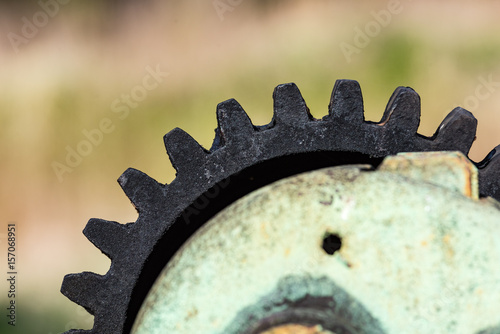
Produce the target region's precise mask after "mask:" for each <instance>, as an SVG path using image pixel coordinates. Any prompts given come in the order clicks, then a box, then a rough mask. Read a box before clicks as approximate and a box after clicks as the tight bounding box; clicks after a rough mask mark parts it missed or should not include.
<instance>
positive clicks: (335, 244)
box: [323, 233, 342, 255]
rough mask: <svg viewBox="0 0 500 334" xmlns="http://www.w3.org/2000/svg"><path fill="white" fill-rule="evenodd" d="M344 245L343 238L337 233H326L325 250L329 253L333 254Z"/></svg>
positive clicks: (324, 239)
mask: <svg viewBox="0 0 500 334" xmlns="http://www.w3.org/2000/svg"><path fill="white" fill-rule="evenodd" d="M340 247H342V239H340V237H339V236H338V235H337V234H333V233H326V234H325V236H324V238H323V250H324V251H325V252H326V253H327V254H329V255H333V254H334V253H335V252H336V251H338V250H339V249H340Z"/></svg>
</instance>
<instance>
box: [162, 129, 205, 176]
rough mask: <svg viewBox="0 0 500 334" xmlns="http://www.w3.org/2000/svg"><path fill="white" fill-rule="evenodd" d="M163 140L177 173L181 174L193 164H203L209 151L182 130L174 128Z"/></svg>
mask: <svg viewBox="0 0 500 334" xmlns="http://www.w3.org/2000/svg"><path fill="white" fill-rule="evenodd" d="M163 140H164V142H165V148H166V149H167V153H168V157H169V158H170V162H171V163H172V166H174V168H175V170H176V172H177V174H182V173H183V172H184V171H185V170H189V169H191V168H193V166H203V165H204V164H205V162H206V160H207V155H208V153H209V152H208V151H207V150H205V149H204V148H203V147H201V145H200V144H199V143H198V142H197V141H196V140H195V139H194V138H193V137H191V136H190V135H189V134H188V133H187V132H185V131H184V130H181V129H179V128H175V129H173V130H172V131H170V132H169V133H167V134H166V135H165V137H164V138H163Z"/></svg>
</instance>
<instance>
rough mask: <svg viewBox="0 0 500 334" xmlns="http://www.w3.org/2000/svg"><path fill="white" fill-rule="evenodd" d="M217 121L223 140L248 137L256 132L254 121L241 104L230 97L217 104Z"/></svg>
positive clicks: (227, 141) (226, 141)
mask: <svg viewBox="0 0 500 334" xmlns="http://www.w3.org/2000/svg"><path fill="white" fill-rule="evenodd" d="M217 123H218V130H219V131H216V133H219V134H220V136H221V137H222V142H224V143H230V142H231V141H233V140H238V139H248V138H249V137H250V136H252V134H253V132H254V127H253V124H252V121H251V120H250V118H249V117H248V115H247V113H246V112H245V110H243V108H242V107H241V105H240V104H239V103H238V102H237V101H236V100H235V99H230V100H227V101H224V102H221V103H219V104H218V105H217Z"/></svg>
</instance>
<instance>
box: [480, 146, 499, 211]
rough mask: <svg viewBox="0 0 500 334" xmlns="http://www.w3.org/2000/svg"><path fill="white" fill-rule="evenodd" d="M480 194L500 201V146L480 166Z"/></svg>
mask: <svg viewBox="0 0 500 334" xmlns="http://www.w3.org/2000/svg"><path fill="white" fill-rule="evenodd" d="M478 168H479V192H480V194H481V195H482V196H490V197H493V198H494V199H496V200H497V201H500V145H498V146H497V147H495V148H494V149H493V150H492V151H491V152H490V153H489V154H488V155H487V156H486V158H485V159H484V160H483V161H481V162H480V163H479V164H478Z"/></svg>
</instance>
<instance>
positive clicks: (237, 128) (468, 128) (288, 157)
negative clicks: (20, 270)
mask: <svg viewBox="0 0 500 334" xmlns="http://www.w3.org/2000/svg"><path fill="white" fill-rule="evenodd" d="M273 99H274V110H273V116H272V120H271V122H270V123H269V124H267V125H265V126H255V125H254V124H252V122H251V120H250V119H249V117H248V115H247V114H246V113H245V111H244V110H243V108H242V107H241V106H240V105H239V104H238V102H236V100H234V99H231V100H227V101H225V102H223V103H220V104H219V105H218V106H217V123H218V125H217V129H216V131H215V133H216V134H215V138H214V142H213V145H212V147H211V148H210V150H205V149H204V148H203V147H201V146H200V145H199V143H198V142H196V140H194V139H193V138H192V137H191V136H190V135H189V134H187V133H185V132H184V131H182V130H180V129H174V130H172V131H170V132H169V133H168V134H166V135H165V138H164V141H165V146H166V148H167V153H168V155H169V158H170V160H171V162H172V165H173V167H174V168H175V169H176V171H177V174H176V178H175V179H174V180H173V181H172V182H171V183H170V184H160V183H159V182H157V181H156V180H154V179H152V178H150V177H149V176H147V175H146V174H144V173H142V172H140V171H138V170H135V169H132V168H130V169H128V170H127V171H125V172H124V173H123V174H122V176H121V177H120V178H119V183H120V185H121V187H122V189H123V190H124V192H125V194H126V195H127V196H128V198H129V199H130V201H131V202H132V203H133V205H134V206H135V208H136V209H137V211H138V213H139V216H138V218H137V220H136V222H134V223H131V224H118V223H117V222H113V221H107V220H102V219H91V220H90V221H89V222H88V224H87V226H86V227H85V230H84V234H85V235H86V237H87V238H88V239H89V240H90V241H91V242H92V243H93V244H94V245H95V246H96V247H97V248H99V249H100V250H101V251H102V252H103V253H104V254H106V256H108V257H109V258H110V259H111V263H112V264H111V266H110V269H109V271H108V272H107V273H106V274H104V275H98V274H95V273H91V272H82V273H78V274H69V275H66V277H65V278H64V281H63V284H62V286H61V292H62V293H63V294H64V295H65V296H66V297H68V298H69V299H70V300H72V301H74V302H75V303H78V304H79V305H81V306H83V307H84V308H85V309H86V310H88V311H89V312H90V313H91V314H93V315H94V326H93V327H92V329H91V330H70V331H69V332H67V333H71V334H102V333H106V334H123V333H129V332H130V330H131V327H132V325H133V322H134V320H135V317H136V314H137V312H138V311H139V309H140V307H141V305H142V303H143V300H144V298H145V296H146V294H147V293H148V291H149V289H150V288H151V286H152V285H153V283H154V281H155V279H156V277H157V276H158V275H159V273H160V271H161V270H162V268H163V267H164V265H165V264H166V263H167V262H169V261H170V259H171V258H172V256H173V255H174V254H175V253H176V252H177V250H178V249H179V248H180V246H181V245H182V244H183V243H184V241H185V240H186V239H187V238H188V237H189V236H191V235H192V234H193V233H194V232H195V231H196V230H197V229H198V228H199V227H200V226H202V225H203V224H204V223H205V222H206V221H207V220H208V219H209V218H210V217H212V216H213V215H214V214H215V213H217V212H219V211H220V210H222V209H223V208H225V207H226V206H228V205H229V204H231V203H232V202H234V201H235V200H236V199H238V198H241V197H242V196H244V195H246V194H248V193H250V192H251V191H253V190H255V189H258V188H260V187H262V186H264V185H267V184H270V183H272V182H274V181H276V180H279V179H282V178H285V177H288V176H290V175H295V174H298V173H301V172H305V171H310V170H315V169H319V168H324V167H328V166H338V165H347V164H356V163H369V164H373V165H377V164H378V163H379V162H380V161H381V160H382V158H383V157H386V156H388V155H391V154H396V153H398V152H420V151H424V152H427V151H461V152H463V153H464V154H467V153H468V152H469V149H470V147H471V145H472V142H473V141H474V138H475V137H476V126H477V120H476V119H475V118H474V116H473V115H472V114H471V113H470V112H468V111H466V110H464V109H462V108H455V109H454V110H453V111H452V112H450V113H449V114H448V116H446V118H445V119H444V120H443V122H442V123H441V124H440V126H439V127H438V129H437V130H436V132H435V134H434V135H433V136H432V137H426V136H422V135H420V134H418V133H417V129H418V125H419V121H420V97H419V96H418V94H417V93H416V92H415V91H413V90H412V89H411V88H408V87H400V88H398V89H396V91H395V92H394V94H393V95H392V96H391V98H390V100H389V103H388V104H387V107H386V109H385V111H384V114H383V116H382V119H381V120H380V122H378V123H375V122H369V121H366V120H365V118H364V110H363V98H362V94H361V88H360V86H359V84H358V83H357V82H356V81H352V80H338V81H337V82H336V83H335V86H334V89H333V91H332V95H331V98H330V104H329V106H328V114H327V115H325V116H324V117H322V118H321V119H315V118H313V117H312V115H311V114H310V113H309V109H308V107H307V105H306V103H305V101H304V99H303V98H302V95H301V94H300V91H299V89H298V88H297V86H296V85H295V84H292V83H290V84H284V85H279V86H278V87H276V89H275V91H274V93H273ZM477 166H478V169H479V188H480V194H481V195H488V196H492V197H494V198H496V199H499V200H500V146H498V147H497V148H496V149H494V150H493V151H492V152H491V153H490V154H489V155H488V156H487V157H486V158H485V159H484V160H483V161H482V162H481V163H479V164H477Z"/></svg>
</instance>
